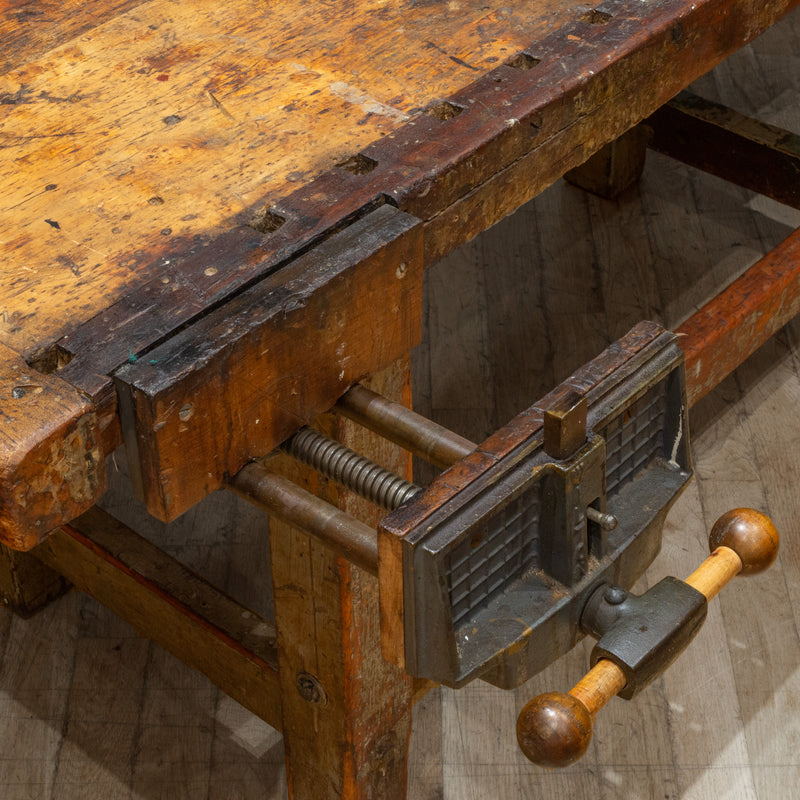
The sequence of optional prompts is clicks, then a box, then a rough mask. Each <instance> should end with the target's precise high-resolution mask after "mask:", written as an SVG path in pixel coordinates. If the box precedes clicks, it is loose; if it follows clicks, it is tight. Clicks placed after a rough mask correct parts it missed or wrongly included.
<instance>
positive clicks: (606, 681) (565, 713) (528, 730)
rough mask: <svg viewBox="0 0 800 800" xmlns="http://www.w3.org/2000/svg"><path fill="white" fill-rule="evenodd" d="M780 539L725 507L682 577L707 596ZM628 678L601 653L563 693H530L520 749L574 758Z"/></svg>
mask: <svg viewBox="0 0 800 800" xmlns="http://www.w3.org/2000/svg"><path fill="white" fill-rule="evenodd" d="M778 542H779V537H778V532H777V531H776V530H775V526H774V525H773V524H772V521H771V520H770V519H769V517H767V516H766V515H764V514H762V513H760V512H758V511H755V510H753V509H750V508H737V509H733V510H732V511H728V512H727V513H726V514H723V515H722V516H721V517H720V518H719V519H718V520H717V521H716V523H715V524H714V526H713V528H712V529H711V533H710V535H709V546H710V550H711V555H710V556H709V557H708V558H707V559H706V560H705V561H703V563H702V564H701V565H700V566H699V567H698V568H697V569H696V570H695V571H694V572H693V573H692V574H691V575H690V576H689V577H688V578H687V579H686V581H685V582H686V583H687V584H688V585H689V586H691V587H693V588H694V589H696V590H697V591H698V592H700V593H701V594H702V595H704V596H705V598H706V599H707V600H710V599H711V598H713V597H715V596H716V595H717V594H718V593H719V591H720V590H721V589H722V588H723V587H724V586H725V584H726V583H728V581H730V580H731V579H732V578H734V577H735V576H736V575H754V574H756V573H758V572H762V571H763V570H765V569H767V568H768V567H769V566H771V565H772V563H773V562H774V561H775V558H776V557H777V554H778ZM686 644H688V641H687V642H685V643H684V645H683V646H685V645H686ZM676 655H677V654H676ZM671 660H672V659H670V661H669V662H667V663H666V664H664V668H666V666H668V665H669V663H671ZM662 671H663V669H662ZM627 682H628V678H627V677H626V674H625V672H624V671H623V669H622V667H621V666H619V665H618V664H617V663H615V662H614V661H611V660H609V659H608V658H601V659H600V660H599V661H597V663H596V664H595V665H594V666H593V667H592V669H591V670H589V672H588V673H587V674H586V675H584V677H583V678H582V679H581V680H580V681H579V682H578V683H577V684H576V685H575V686H574V687H573V688H572V689H570V691H569V692H568V693H567V694H563V693H561V692H548V693H546V694H541V695H538V696H537V697H534V698H533V699H532V700H530V701H529V702H528V703H527V704H526V705H525V707H524V708H523V709H522V711H521V712H520V715H519V718H518V720H517V741H518V742H519V746H520V749H521V750H522V752H523V753H524V754H525V756H526V757H527V758H528V759H530V760H531V761H533V762H534V763H535V764H539V765H541V766H548V767H565V766H568V765H569V764H572V763H574V762H575V761H577V760H578V759H579V758H580V757H581V756H582V755H583V754H584V753H585V752H586V750H587V748H588V747H589V742H590V741H591V738H592V728H593V725H594V718H595V716H596V714H597V712H598V711H599V710H600V709H601V708H603V706H604V705H605V704H606V703H607V702H608V701H609V700H610V699H611V698H612V697H614V695H616V694H618V693H620V692H622V690H623V689H624V688H625V686H626V683H627Z"/></svg>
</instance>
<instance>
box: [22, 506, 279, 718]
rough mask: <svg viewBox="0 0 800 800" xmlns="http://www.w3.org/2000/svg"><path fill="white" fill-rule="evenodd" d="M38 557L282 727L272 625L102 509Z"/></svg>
mask: <svg viewBox="0 0 800 800" xmlns="http://www.w3.org/2000/svg"><path fill="white" fill-rule="evenodd" d="M33 554H34V555H35V556H36V557H37V558H39V559H40V560H41V561H42V562H43V563H44V564H46V565H47V566H49V567H50V568H51V569H53V570H55V571H57V572H58V573H60V574H62V575H64V576H65V577H66V578H67V579H68V580H69V581H71V582H72V583H73V584H74V585H75V586H76V587H77V588H78V589H80V590H81V591H84V592H86V593H87V594H90V595H92V596H93V597H95V598H96V599H97V600H98V601H100V602H101V603H102V604H103V605H105V606H107V607H108V608H109V609H111V610H112V611H114V612H115V613H116V614H117V615H118V616H120V617H122V619H124V620H126V621H127V622H129V623H130V624H131V625H133V627H134V628H136V630H137V631H138V632H139V633H140V634H141V635H143V636H146V637H148V638H150V639H152V640H153V641H155V642H157V643H158V644H160V645H161V646H162V647H164V648H165V649H166V650H168V651H169V652H171V653H172V654H173V655H175V656H177V657H178V658H179V659H180V660H181V661H183V662H184V663H185V664H187V665H188V666H190V667H192V668H193V669H196V670H198V671H199V672H202V673H203V674H204V675H206V676H207V677H208V678H209V679H210V680H211V681H212V682H213V683H214V684H216V685H217V686H219V687H220V688H221V689H222V690H223V691H224V692H226V693H227V694H228V695H230V696H231V697H232V698H233V699H234V700H236V701H237V702H239V703H241V704H242V705H243V706H244V707H245V708H247V709H249V710H250V711H252V712H253V713H254V714H256V715H257V716H259V717H260V718H261V719H263V720H264V721H266V722H267V723H269V724H270V725H272V726H273V727H274V728H277V729H279V730H280V728H281V701H280V693H279V685H278V674H277V669H278V667H277V664H278V658H277V648H276V635H275V626H274V625H273V624H272V623H271V622H269V621H268V620H266V619H264V618H263V617H260V616H259V615H258V614H256V613H255V612H253V611H251V610H250V609H248V608H246V607H245V606H242V605H241V604H239V603H237V602H236V601H235V600H233V599H232V598H230V597H228V596H227V595H225V594H223V593H222V592H220V591H219V590H218V589H216V588H215V587H213V586H212V585H211V584H209V583H208V582H206V581H205V580H204V579H203V578H201V577H200V576H199V575H197V574H196V573H194V572H192V571H191V570H189V569H188V568H187V567H185V566H184V565H183V564H181V563H180V562H179V561H177V560H175V559H174V558H172V557H170V556H168V555H167V554H166V553H164V552H163V551H162V550H160V549H159V548H157V547H156V546H155V545H153V544H151V543H150V542H148V541H147V540H146V539H143V538H142V537H141V536H139V535H138V534H136V533H134V532H133V531H132V530H130V529H129V528H128V527H126V526H125V525H123V524H122V523H121V522H119V521H117V520H116V519H114V518H113V517H112V516H110V515H109V514H107V513H106V512H104V511H101V510H100V509H98V508H93V509H91V510H90V511H88V512H87V513H86V514H84V515H83V516H81V517H79V518H78V519H76V520H74V521H73V523H72V524H70V525H68V526H64V527H63V528H62V529H61V530H59V531H57V532H56V533H54V534H53V535H52V536H50V537H49V538H48V539H47V540H46V541H45V542H44V543H42V544H41V545H40V546H39V547H37V548H36V549H35V550H34V551H33Z"/></svg>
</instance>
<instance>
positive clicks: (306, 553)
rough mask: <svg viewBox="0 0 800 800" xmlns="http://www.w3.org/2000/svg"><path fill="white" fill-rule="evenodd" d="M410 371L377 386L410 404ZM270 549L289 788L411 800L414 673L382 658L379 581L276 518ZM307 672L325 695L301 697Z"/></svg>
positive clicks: (359, 442) (402, 368) (363, 508)
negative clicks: (409, 753)
mask: <svg viewBox="0 0 800 800" xmlns="http://www.w3.org/2000/svg"><path fill="white" fill-rule="evenodd" d="M407 370H408V366H407V362H405V361H403V362H401V363H400V364H399V365H397V366H396V367H394V368H392V369H390V370H385V371H384V372H383V373H382V374H380V375H378V376H376V377H375V378H373V380H372V381H371V382H370V383H369V384H368V385H369V387H370V388H373V389H375V390H376V391H380V392H381V393H384V394H386V396H388V397H389V398H390V399H394V400H401V399H403V398H404V399H405V401H406V402H408V401H409V400H410V397H409V386H408V383H407ZM333 424H334V427H335V428H338V437H341V440H342V441H343V442H344V443H346V444H348V445H349V446H352V447H355V448H356V449H358V451H359V452H363V453H365V454H366V455H368V456H371V457H372V458H374V459H376V460H378V461H379V462H380V463H382V464H383V465H384V466H386V467H390V468H392V469H393V471H395V472H398V473H400V474H407V473H408V472H409V468H410V461H409V457H408V455H407V454H404V453H402V451H400V450H399V448H397V447H396V446H395V445H391V444H390V443H388V442H386V441H385V440H380V439H379V438H377V437H375V436H374V435H373V434H370V433H368V432H366V431H364V430H363V429H360V430H359V429H357V428H355V427H354V426H353V424H352V423H351V422H349V421H346V420H341V418H338V417H337V418H334V420H333ZM338 437H337V438H338ZM281 458H282V459H285V461H286V462H287V463H286V466H285V467H284V469H286V470H288V471H289V472H290V473H292V474H294V475H295V476H297V477H299V479H300V480H303V481H304V482H308V481H311V486H313V487H314V488H315V489H316V492H317V493H320V492H322V493H329V495H330V496H331V498H332V499H333V498H336V497H337V495H340V497H339V500H340V503H341V505H342V507H343V509H344V510H346V511H348V512H349V513H352V514H355V515H357V516H359V517H360V518H362V519H363V521H365V522H369V523H371V524H373V525H374V524H375V523H376V521H377V517H378V516H379V510H378V509H377V508H375V507H369V505H368V504H366V503H365V502H364V501H360V500H357V499H356V498H354V497H352V496H348V493H345V492H343V491H341V490H337V489H336V488H335V487H333V486H328V487H326V486H325V485H324V483H321V479H320V478H318V477H317V476H314V475H313V474H310V473H309V471H308V470H306V469H305V468H300V467H299V466H297V465H296V463H291V460H290V459H288V457H283V456H282V457H281ZM277 460H278V459H273V462H272V463H273V465H274V464H275V462H276V461H277ZM270 547H271V553H272V565H273V567H272V570H273V573H272V574H273V594H274V601H275V614H276V621H277V628H278V654H279V660H280V680H281V686H282V690H283V733H284V740H285V745H286V758H287V770H288V784H289V792H290V796H291V797H293V798H298V800H301V799H302V800H305V798H308V799H309V800H311V798H320V799H322V798H330V800H337V799H338V798H340V797H341V798H352V799H353V800H359V799H363V800H367V798H375V800H377V798H386V800H394V799H395V798H397V800H400V798H404V797H405V796H406V780H407V767H406V758H407V750H408V736H409V733H410V725H411V691H412V681H411V679H410V678H408V677H407V676H405V675H404V674H403V673H402V672H401V671H400V670H399V669H397V668H396V667H394V666H393V665H391V664H388V663H386V662H385V661H384V660H383V659H382V658H381V651H380V644H379V609H378V583H377V580H376V579H375V578H374V577H372V576H370V575H368V574H367V573H364V572H362V571H361V570H359V569H357V568H356V567H354V566H353V565H352V564H350V563H348V562H346V561H345V560H343V559H341V558H338V557H337V556H335V555H334V554H333V553H332V552H331V551H330V550H328V549H327V548H325V547H324V546H322V545H320V544H318V543H316V542H315V541H314V540H313V539H311V538H310V537H308V536H307V535H305V534H304V533H302V532H300V531H298V530H296V529H293V528H291V527H289V526H288V525H285V524H283V523H280V522H278V521H277V520H275V519H273V520H271V523H270ZM302 676H306V679H308V676H313V678H314V679H315V680H317V681H318V683H319V685H320V686H321V687H322V691H323V693H324V700H322V701H320V699H319V697H318V698H317V701H316V702H310V701H309V700H308V699H304V697H303V696H301V694H300V693H299V691H298V680H299V679H301V678H302Z"/></svg>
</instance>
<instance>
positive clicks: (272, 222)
mask: <svg viewBox="0 0 800 800" xmlns="http://www.w3.org/2000/svg"><path fill="white" fill-rule="evenodd" d="M284 222H286V220H285V219H284V218H283V217H282V216H280V215H279V214H276V213H275V212H274V211H270V210H269V209H268V208H264V209H262V210H261V211H258V212H256V213H255V214H254V215H253V218H252V219H251V220H250V227H251V228H255V229H256V230H257V231H260V232H261V233H272V232H273V231H276V230H278V228H280V226H281V225H283V223H284Z"/></svg>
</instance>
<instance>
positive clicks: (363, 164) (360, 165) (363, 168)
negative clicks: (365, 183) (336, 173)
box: [336, 153, 378, 175]
mask: <svg viewBox="0 0 800 800" xmlns="http://www.w3.org/2000/svg"><path fill="white" fill-rule="evenodd" d="M336 166H337V167H340V168H341V169H346V170H347V171H348V172H352V173H353V175H366V174H367V173H368V172H372V170H374V169H375V167H377V166H378V162H377V161H376V160H375V159H374V158H370V157H369V156H365V155H364V154H363V153H357V154H356V155H354V156H350V158H348V159H346V160H345V161H342V162H341V164H337V165H336Z"/></svg>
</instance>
